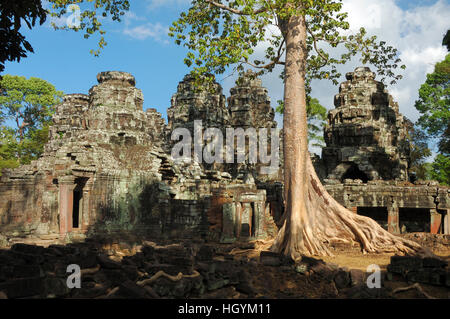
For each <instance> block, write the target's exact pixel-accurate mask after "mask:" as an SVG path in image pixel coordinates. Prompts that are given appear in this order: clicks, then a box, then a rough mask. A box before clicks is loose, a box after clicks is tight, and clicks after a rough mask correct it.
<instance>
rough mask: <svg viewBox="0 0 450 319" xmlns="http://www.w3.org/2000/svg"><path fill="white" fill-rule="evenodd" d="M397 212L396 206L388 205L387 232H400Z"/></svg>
mask: <svg viewBox="0 0 450 319" xmlns="http://www.w3.org/2000/svg"><path fill="white" fill-rule="evenodd" d="M398 212H399V209H398V207H396V206H390V207H388V232H390V233H392V234H400V223H399V222H400V221H399V214H398Z"/></svg>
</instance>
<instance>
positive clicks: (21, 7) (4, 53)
mask: <svg viewBox="0 0 450 319" xmlns="http://www.w3.org/2000/svg"><path fill="white" fill-rule="evenodd" d="M46 16H47V15H46V12H45V10H44V9H43V8H42V4H41V0H20V1H15V0H10V1H1V2H0V33H1V35H2V37H1V45H0V73H1V72H3V70H4V69H5V65H4V63H5V62H6V61H20V59H21V58H25V57H26V56H27V52H32V53H33V52H34V51H33V47H32V46H31V44H30V43H29V42H28V41H26V40H25V37H24V36H23V34H22V33H20V28H21V26H22V23H23V22H25V23H26V25H27V26H28V28H30V29H31V28H32V27H34V26H35V24H36V20H39V24H43V23H44V22H45V20H46Z"/></svg>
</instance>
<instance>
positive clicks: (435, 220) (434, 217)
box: [430, 209, 442, 234]
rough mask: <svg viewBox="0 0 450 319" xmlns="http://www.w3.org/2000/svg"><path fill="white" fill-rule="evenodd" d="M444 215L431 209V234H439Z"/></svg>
mask: <svg viewBox="0 0 450 319" xmlns="http://www.w3.org/2000/svg"><path fill="white" fill-rule="evenodd" d="M441 223H442V215H441V214H439V213H438V211H437V210H436V209H430V233H432V234H438V233H439V230H440V228H441Z"/></svg>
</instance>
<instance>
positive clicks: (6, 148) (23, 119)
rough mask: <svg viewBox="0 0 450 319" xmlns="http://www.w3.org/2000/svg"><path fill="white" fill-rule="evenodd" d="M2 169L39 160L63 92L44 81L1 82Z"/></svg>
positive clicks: (10, 79) (19, 79)
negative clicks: (55, 108)
mask: <svg viewBox="0 0 450 319" xmlns="http://www.w3.org/2000/svg"><path fill="white" fill-rule="evenodd" d="M0 86H1V87H2V92H1V93H0V168H2V167H16V166H18V165H20V164H28V163H30V161H31V160H33V159H36V158H38V157H39V156H40V155H41V153H42V151H43V149H44V145H45V143H46V142H47V139H48V127H49V125H50V123H51V115H52V114H53V109H54V106H55V105H56V104H58V103H59V102H60V101H61V97H62V92H60V91H57V90H56V89H55V87H54V86H53V85H52V84H50V83H48V82H47V81H45V80H42V79H39V78H35V77H30V78H29V79H27V78H25V77H23V76H14V75H9V74H7V75H5V76H4V77H3V78H2V79H1V80H0Z"/></svg>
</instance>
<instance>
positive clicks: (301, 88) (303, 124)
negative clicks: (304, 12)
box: [272, 16, 421, 259]
mask: <svg viewBox="0 0 450 319" xmlns="http://www.w3.org/2000/svg"><path fill="white" fill-rule="evenodd" d="M282 29H283V30H282V33H283V35H284V37H285V41H286V65H285V87H284V118H283V131H284V144H283V146H284V196H285V214H284V221H283V224H282V227H281V229H280V231H279V233H278V235H277V237H276V239H275V242H274V244H273V246H272V250H273V251H277V252H280V253H283V254H284V255H287V256H290V257H292V258H293V259H297V258H299V257H300V256H301V255H331V252H330V250H329V249H328V247H329V244H330V243H331V242H348V243H352V242H359V243H360V244H361V246H362V248H363V251H364V252H377V253H379V252H404V253H409V252H413V251H418V250H420V249H421V247H420V245H418V244H416V243H414V242H412V241H408V240H404V239H402V238H399V237H396V236H394V235H392V234H391V233H389V232H387V231H385V230H384V229H383V228H382V227H381V226H380V225H378V223H377V222H375V221H374V220H372V219H370V218H368V217H364V216H360V215H357V214H355V213H353V212H351V211H349V210H347V209H346V208H345V207H343V206H341V205H340V204H339V203H338V202H337V201H335V200H334V199H333V198H332V197H331V196H330V195H329V194H328V193H327V191H326V190H325V188H324V187H323V186H322V184H321V182H320V180H319V178H318V177H317V175H316V172H315V170H314V166H313V165H312V162H311V159H310V156H309V152H308V126H307V116H306V91H305V74H306V71H305V68H306V61H307V50H306V37H307V34H306V26H305V19H304V17H303V16H293V17H291V18H290V19H289V20H288V21H285V22H284V23H283V24H282Z"/></svg>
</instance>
